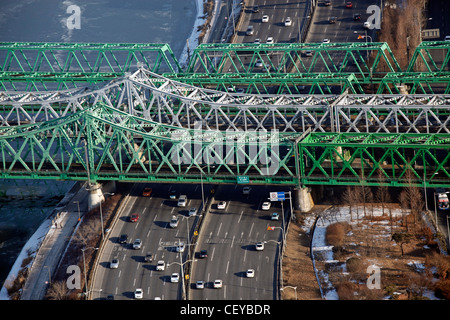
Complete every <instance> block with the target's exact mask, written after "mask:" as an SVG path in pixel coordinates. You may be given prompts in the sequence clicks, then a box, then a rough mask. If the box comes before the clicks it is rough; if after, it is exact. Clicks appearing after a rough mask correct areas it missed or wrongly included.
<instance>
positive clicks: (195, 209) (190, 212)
mask: <svg viewBox="0 0 450 320" xmlns="http://www.w3.org/2000/svg"><path fill="white" fill-rule="evenodd" d="M196 215H197V208H190V209H189V217H190V216H196Z"/></svg>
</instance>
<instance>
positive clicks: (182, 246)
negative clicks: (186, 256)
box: [176, 242, 186, 252]
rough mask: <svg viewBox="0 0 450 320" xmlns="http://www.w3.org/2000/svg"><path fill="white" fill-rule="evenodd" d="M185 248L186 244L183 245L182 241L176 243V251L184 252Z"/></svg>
mask: <svg viewBox="0 0 450 320" xmlns="http://www.w3.org/2000/svg"><path fill="white" fill-rule="evenodd" d="M185 248H186V246H185V245H184V243H183V242H180V243H179V244H177V248H176V251H177V252H184V249H185Z"/></svg>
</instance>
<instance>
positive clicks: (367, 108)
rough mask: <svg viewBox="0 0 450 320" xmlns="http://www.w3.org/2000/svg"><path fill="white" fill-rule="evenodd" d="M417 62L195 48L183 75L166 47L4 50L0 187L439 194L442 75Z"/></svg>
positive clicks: (361, 50) (338, 52)
mask: <svg viewBox="0 0 450 320" xmlns="http://www.w3.org/2000/svg"><path fill="white" fill-rule="evenodd" d="M439 46H440V47H439V48H438V49H437V50H447V51H448V49H447V47H448V46H449V44H448V43H439ZM442 46H443V47H445V48H442ZM433 48H435V47H433ZM90 50H92V51H90ZM420 50H422V51H424V50H425V49H423V48H421V49H420ZM429 50H431V48H429ZM306 51H311V52H312V57H311V56H310V53H309V52H308V57H305V52H306ZM416 51H417V50H416ZM422 51H421V52H422ZM5 52H6V53H5ZM425 52H426V51H425ZM145 54H151V55H152V56H151V58H150V57H148V56H146V55H145ZM88 55H90V56H94V57H95V59H94V60H92V58H89V57H88ZM119 56H120V58H119ZM3 57H4V59H3ZM113 57H114V58H113ZM142 57H146V58H145V60H144V59H143V58H142ZM413 57H414V56H413ZM424 57H427V59H428V60H426V61H428V64H429V65H430V60H429V59H430V57H431V59H432V58H433V54H429V55H423V53H422V55H420V54H418V55H417V56H416V58H414V59H415V60H411V63H410V67H411V68H409V70H407V71H406V72H402V71H401V70H399V67H398V64H397V63H396V61H395V57H393V55H392V54H391V52H390V50H389V48H388V47H387V46H386V45H385V44H377V43H374V44H370V45H367V44H364V45H362V44H353V45H352V46H345V45H343V44H333V45H323V44H309V45H308V44H296V45H292V44H286V45H272V46H271V45H258V46H255V45H253V44H252V45H214V46H212V45H201V46H199V47H198V48H197V49H196V51H195V52H194V53H193V55H192V57H191V60H190V61H189V63H188V65H187V66H186V67H183V68H182V67H180V65H179V63H178V62H177V61H176V59H175V58H174V57H173V54H172V53H171V51H170V48H168V47H167V46H164V45H145V46H144V45H135V46H133V45H126V44H125V45H116V46H114V45H107V44H105V45H99V44H96V45H89V44H78V45H75V44H66V45H65V46H64V45H58V44H2V46H1V47H0V58H1V59H2V60H0V61H3V63H2V67H1V72H2V76H1V78H0V79H1V81H2V89H3V91H1V92H0V121H1V126H0V154H1V156H0V177H1V178H31V179H72V180H87V179H90V180H91V181H103V180H118V181H142V182H144V181H155V182H156V181H158V182H200V179H203V180H204V181H205V182H210V183H236V179H237V177H238V176H242V175H244V176H249V178H250V181H251V183H252V184H284V185H293V186H295V185H297V186H298V185H359V184H366V185H389V186H405V185H408V184H414V185H417V186H420V185H424V184H426V185H427V186H429V187H438V186H441V187H448V186H449V185H450V174H449V172H448V170H449V162H450V160H449V157H450V153H449V148H450V142H449V138H450V132H449V130H448V121H449V106H450V104H449V101H448V100H449V99H450V96H448V95H447V89H448V88H447V87H448V81H447V80H446V79H447V76H448V75H447V72H445V71H443V70H444V69H445V67H444V66H442V65H445V64H441V65H440V67H439V68H440V69H439V70H437V69H432V68H430V69H429V70H426V71H424V72H418V71H416V70H415V68H418V67H417V66H416V64H417V65H421V63H418V62H417V61H419V60H420V59H421V58H424ZM91 61H96V62H95V63H90V62H91ZM368 61H370V64H369V62H368ZM413 61H414V63H413ZM113 62H114V63H113ZM306 62H308V63H309V65H306ZM261 63H262V64H261ZM423 64H424V63H423V62H422V65H423ZM350 65H351V67H352V68H356V69H357V71H353V72H345V70H344V69H345V68H347V66H349V68H350ZM431 65H433V63H431ZM434 65H436V66H437V65H438V64H437V63H434ZM137 67H139V69H138V71H135V72H134V73H132V70H135V69H136V68H137ZM336 67H338V69H336ZM333 68H334V69H333ZM402 74H403V75H404V78H402ZM430 75H436V78H437V79H436V81H435V82H433V80H432V79H431V78H430V79H428V76H430ZM409 79H410V80H411V83H415V87H414V88H415V89H414V90H415V92H412V91H411V92H410V93H411V94H409V95H405V94H402V93H400V92H399V91H398V90H396V88H397V84H399V83H402V84H405V83H407V81H409ZM427 79H428V80H427ZM406 80H407V81H406ZM426 81H428V82H426ZM430 83H431V84H430ZM432 84H433V85H434V84H436V85H435V86H433V85H432ZM301 86H303V87H306V90H305V89H304V88H299V87H301ZM314 86H315V88H316V89H318V88H321V91H320V90H319V92H316V89H314V90H313V87H314ZM383 86H384V87H383ZM374 87H375V88H377V90H373V88H374ZM293 88H295V90H293ZM336 88H338V89H337V91H335V90H336ZM344 88H345V90H344ZM380 88H384V89H383V90H381V91H382V92H378V91H380ZM387 88H389V90H387ZM410 88H411V89H412V88H413V86H411V87H410ZM430 88H432V89H431V90H430ZM436 88H437V90H436ZM238 89H239V90H238ZM425 89H426V90H425ZM367 90H370V93H369V92H366V91H367ZM300 91H306V92H300ZM434 91H438V92H434ZM372 92H373V93H372Z"/></svg>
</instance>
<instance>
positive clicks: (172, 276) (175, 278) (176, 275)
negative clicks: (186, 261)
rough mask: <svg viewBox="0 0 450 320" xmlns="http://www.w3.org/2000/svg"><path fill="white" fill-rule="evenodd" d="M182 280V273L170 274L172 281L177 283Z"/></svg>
mask: <svg viewBox="0 0 450 320" xmlns="http://www.w3.org/2000/svg"><path fill="white" fill-rule="evenodd" d="M179 280H180V275H179V274H178V273H172V275H171V276H170V282H172V283H175V282H178V281H179Z"/></svg>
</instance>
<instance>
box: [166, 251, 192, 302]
mask: <svg viewBox="0 0 450 320" xmlns="http://www.w3.org/2000/svg"><path fill="white" fill-rule="evenodd" d="M181 259H182V258H181V254H180V262H172V263H168V264H167V267H169V266H171V265H172V264H178V265H179V266H180V269H181V281H182V287H183V300H185V299H186V287H185V283H184V270H183V266H184V265H185V264H186V263H188V262H192V261H193V260H186V261H185V262H181V261H182V260H181Z"/></svg>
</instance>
